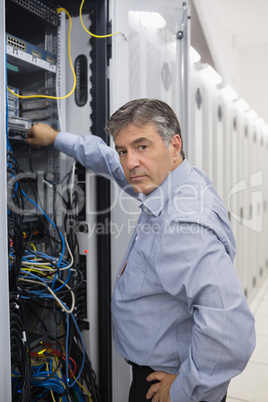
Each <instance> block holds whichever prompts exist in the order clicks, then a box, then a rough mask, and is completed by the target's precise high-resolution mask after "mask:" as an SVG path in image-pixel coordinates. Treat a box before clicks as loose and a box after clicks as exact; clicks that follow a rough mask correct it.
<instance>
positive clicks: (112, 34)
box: [79, 0, 125, 38]
mask: <svg viewBox="0 0 268 402" xmlns="http://www.w3.org/2000/svg"><path fill="white" fill-rule="evenodd" d="M84 2H85V0H82V2H81V5H80V9H79V17H80V21H81V25H82V27H83V28H84V30H85V31H86V32H87V33H88V34H89V35H91V36H93V37H94V38H109V37H110V36H114V35H118V34H121V35H123V36H124V37H125V35H124V34H123V33H122V32H115V33H111V34H108V35H95V34H93V33H92V32H90V31H88V30H87V29H86V27H85V25H84V23H83V20H82V8H83V5H84Z"/></svg>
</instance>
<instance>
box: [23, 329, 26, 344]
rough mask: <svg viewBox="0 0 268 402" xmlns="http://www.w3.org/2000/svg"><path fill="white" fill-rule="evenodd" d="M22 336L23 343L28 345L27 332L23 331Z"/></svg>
mask: <svg viewBox="0 0 268 402" xmlns="http://www.w3.org/2000/svg"><path fill="white" fill-rule="evenodd" d="M22 335H23V337H22V342H23V343H26V340H27V338H26V332H25V331H22Z"/></svg>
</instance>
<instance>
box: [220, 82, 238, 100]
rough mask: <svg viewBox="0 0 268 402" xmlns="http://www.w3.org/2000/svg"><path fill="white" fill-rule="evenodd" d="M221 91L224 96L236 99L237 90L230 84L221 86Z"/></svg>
mask: <svg viewBox="0 0 268 402" xmlns="http://www.w3.org/2000/svg"><path fill="white" fill-rule="evenodd" d="M222 93H223V94H224V96H225V97H226V98H228V99H230V100H232V101H234V100H236V99H237V92H235V90H234V89H233V88H232V87H231V86H230V85H227V86H226V87H223V88H222Z"/></svg>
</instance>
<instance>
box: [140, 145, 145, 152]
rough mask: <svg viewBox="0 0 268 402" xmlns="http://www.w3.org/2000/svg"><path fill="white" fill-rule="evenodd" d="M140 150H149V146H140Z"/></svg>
mask: <svg viewBox="0 0 268 402" xmlns="http://www.w3.org/2000/svg"><path fill="white" fill-rule="evenodd" d="M139 148H140V149H141V150H142V151H143V150H144V149H146V148H147V145H140V146H139Z"/></svg>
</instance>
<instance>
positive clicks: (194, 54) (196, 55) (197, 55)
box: [190, 46, 201, 63]
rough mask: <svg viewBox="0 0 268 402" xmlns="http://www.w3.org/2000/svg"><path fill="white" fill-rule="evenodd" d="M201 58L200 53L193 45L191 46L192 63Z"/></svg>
mask: <svg viewBox="0 0 268 402" xmlns="http://www.w3.org/2000/svg"><path fill="white" fill-rule="evenodd" d="M200 60H201V56H200V54H199V53H198V52H197V51H196V50H195V48H194V47H193V46H190V61H191V63H198V62H199V61H200Z"/></svg>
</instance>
